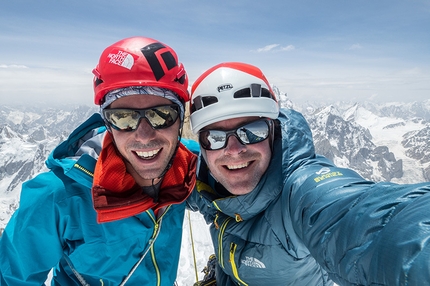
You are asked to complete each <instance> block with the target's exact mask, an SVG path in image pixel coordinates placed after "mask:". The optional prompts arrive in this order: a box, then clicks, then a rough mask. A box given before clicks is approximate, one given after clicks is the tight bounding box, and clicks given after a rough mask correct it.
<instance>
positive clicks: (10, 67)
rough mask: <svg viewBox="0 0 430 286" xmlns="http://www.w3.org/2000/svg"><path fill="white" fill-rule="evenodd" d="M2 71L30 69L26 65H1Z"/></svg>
mask: <svg viewBox="0 0 430 286" xmlns="http://www.w3.org/2000/svg"><path fill="white" fill-rule="evenodd" d="M0 68H2V69H28V67H27V66H24V65H3V64H2V65H0Z"/></svg>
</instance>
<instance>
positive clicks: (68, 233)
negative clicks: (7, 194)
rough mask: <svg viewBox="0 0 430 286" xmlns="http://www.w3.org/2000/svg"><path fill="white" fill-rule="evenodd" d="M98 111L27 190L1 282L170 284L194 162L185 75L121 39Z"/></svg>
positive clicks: (165, 55)
mask: <svg viewBox="0 0 430 286" xmlns="http://www.w3.org/2000/svg"><path fill="white" fill-rule="evenodd" d="M94 74H95V78H94V91H95V103H96V104H98V105H100V108H101V109H100V114H94V115H93V116H92V117H91V118H89V119H88V120H87V121H86V122H85V123H83V124H82V125H81V126H80V127H78V128H77V129H76V130H75V131H74V132H73V133H72V134H71V135H70V136H69V138H68V139H67V140H66V141H64V142H63V143H61V144H60V145H59V146H58V147H57V148H56V149H55V150H54V151H53V152H52V153H51V154H50V156H49V158H48V160H47V166H48V167H49V168H50V171H49V172H46V173H42V174H40V175H38V176H37V177H36V178H34V179H32V180H30V181H28V182H26V183H24V184H23V188H22V192H21V201H20V207H19V209H18V210H17V211H16V212H15V213H14V215H13V216H12V218H11V220H10V222H9V224H8V225H7V227H6V229H5V231H4V233H3V236H2V237H1V240H0V285H13V286H16V285H42V284H43V283H44V282H45V280H46V279H47V275H48V273H49V272H50V270H51V269H53V278H52V285H104V286H107V285H125V284H127V285H165V286H172V285H173V284H174V281H175V277H176V274H177V268H178V260H179V252H180V247H181V236H182V222H183V216H184V210H185V205H184V201H185V200H186V198H187V197H188V196H189V194H190V192H191V190H192V189H193V187H194V185H195V165H196V158H195V155H193V154H192V153H191V152H190V151H188V150H187V149H186V148H185V147H184V146H183V145H182V144H181V143H180V141H179V139H180V137H181V130H182V125H183V120H184V104H185V102H187V101H188V100H189V94H188V91H187V85H188V80H187V75H186V72H185V70H184V68H183V66H182V64H179V63H178V58H177V55H176V53H175V52H174V50H172V49H171V48H170V47H169V46H167V45H165V44H163V43H161V42H159V41H156V40H153V39H149V38H143V37H133V38H127V39H124V40H121V41H119V42H117V43H115V44H113V45H111V46H109V47H108V48H106V49H105V50H104V52H103V53H102V55H101V57H100V61H99V63H98V65H97V67H96V68H95V69H94Z"/></svg>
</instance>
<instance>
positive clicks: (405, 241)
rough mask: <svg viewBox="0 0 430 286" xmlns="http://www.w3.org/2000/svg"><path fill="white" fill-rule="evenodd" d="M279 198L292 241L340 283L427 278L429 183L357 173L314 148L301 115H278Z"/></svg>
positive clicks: (429, 273)
mask: <svg viewBox="0 0 430 286" xmlns="http://www.w3.org/2000/svg"><path fill="white" fill-rule="evenodd" d="M280 121H281V127H282V132H283V133H282V137H283V138H282V141H283V146H284V147H283V148H282V152H283V154H282V156H283V164H284V165H283V172H284V174H283V176H284V178H286V179H285V180H286V181H285V184H284V191H283V193H282V194H283V199H284V201H286V202H288V204H287V208H288V211H287V213H288V217H289V218H288V220H286V221H287V223H286V224H285V227H286V229H288V225H292V226H293V230H294V235H297V237H298V238H297V241H298V242H300V243H303V244H304V245H305V247H306V248H307V249H308V251H309V252H310V254H311V255H312V256H313V257H314V258H315V259H316V260H317V262H318V263H319V264H320V265H321V266H322V267H323V268H324V269H325V270H326V271H327V272H328V274H329V276H330V278H331V279H332V280H333V281H335V282H336V283H337V284H339V285H390V286H391V285H409V286H411V285H423V281H427V282H428V281H430V183H421V184H411V185H397V184H393V183H374V182H369V181H366V180H364V179H363V178H362V177H361V176H359V175H358V174H357V173H355V172H354V171H352V170H350V169H344V168H338V167H336V166H335V165H333V163H332V162H330V161H329V160H327V159H326V158H324V157H321V156H318V155H316V154H315V152H314V148H313V142H312V135H310V131H309V129H308V128H309V127H308V125H307V123H306V122H305V120H304V119H303V118H302V117H301V116H300V115H298V114H297V113H295V112H294V111H287V112H285V114H283V115H281V116H280Z"/></svg>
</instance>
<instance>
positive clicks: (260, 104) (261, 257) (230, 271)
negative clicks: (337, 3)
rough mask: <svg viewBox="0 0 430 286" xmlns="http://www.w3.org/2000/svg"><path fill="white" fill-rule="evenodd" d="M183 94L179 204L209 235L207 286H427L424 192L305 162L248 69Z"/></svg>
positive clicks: (308, 156) (306, 152)
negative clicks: (184, 142)
mask: <svg viewBox="0 0 430 286" xmlns="http://www.w3.org/2000/svg"><path fill="white" fill-rule="evenodd" d="M191 93H192V107H191V127H192V130H193V132H194V133H195V134H198V137H199V143H200V146H201V155H200V163H199V167H198V170H197V172H198V178H197V179H198V181H197V190H196V191H194V193H193V195H192V196H191V197H190V198H189V199H188V203H189V205H190V207H191V208H192V209H193V210H199V211H200V212H201V213H202V214H204V216H205V219H206V221H207V222H208V223H210V224H211V227H210V232H211V236H212V240H213V244H214V249H215V254H216V257H217V262H218V263H217V268H216V283H217V285H223V286H228V285H265V286H269V285H306V286H312V285H332V284H333V281H334V282H335V283H337V284H338V285H430V284H429V283H430V184H429V183H421V184H414V185H396V184H392V183H374V182H370V181H366V180H364V179H363V178H362V177H361V176H360V175H358V174H357V173H356V172H354V171H352V170H350V169H344V168H338V167H336V166H335V165H334V164H333V163H332V162H330V161H329V160H327V159H326V158H324V157H322V156H320V155H318V154H315V149H314V145H313V141H312V133H311V131H310V129H309V126H308V124H307V122H306V121H305V119H304V118H303V116H302V115H301V114H300V113H298V112H296V111H294V110H287V109H281V110H279V107H278V103H277V99H276V97H275V96H274V93H273V91H272V89H271V88H270V85H269V83H268V81H267V79H266V78H265V76H264V75H263V73H262V72H261V71H260V70H259V69H258V68H256V67H254V66H251V65H248V64H243V63H223V64H219V65H216V66H214V67H212V68H211V69H209V70H208V71H206V72H205V73H204V74H202V75H201V76H200V77H199V78H198V79H197V80H196V81H195V83H194V84H193V86H192V90H191Z"/></svg>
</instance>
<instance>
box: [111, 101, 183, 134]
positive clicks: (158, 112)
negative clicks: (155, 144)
mask: <svg viewBox="0 0 430 286" xmlns="http://www.w3.org/2000/svg"><path fill="white" fill-rule="evenodd" d="M103 115H104V117H105V119H106V121H107V123H108V124H109V125H110V126H111V127H112V128H114V129H116V130H119V131H134V130H136V129H137V127H138V126H139V123H140V120H141V119H142V118H145V119H146V121H147V122H148V123H149V125H151V127H152V128H153V129H163V128H167V127H170V126H172V125H173V124H174V123H175V122H176V120H177V119H178V116H179V106H178V105H176V104H171V105H161V106H154V107H151V108H146V109H129V108H106V109H104V110H103Z"/></svg>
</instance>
